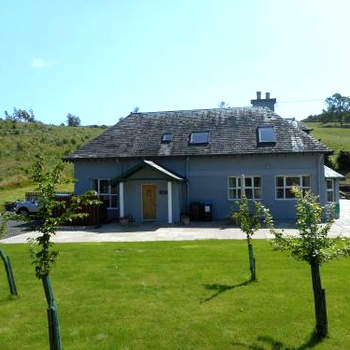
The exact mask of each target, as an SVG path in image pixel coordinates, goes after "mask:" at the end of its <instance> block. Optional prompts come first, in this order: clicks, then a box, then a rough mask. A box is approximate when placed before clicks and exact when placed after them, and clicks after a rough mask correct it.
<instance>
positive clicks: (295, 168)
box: [74, 154, 326, 222]
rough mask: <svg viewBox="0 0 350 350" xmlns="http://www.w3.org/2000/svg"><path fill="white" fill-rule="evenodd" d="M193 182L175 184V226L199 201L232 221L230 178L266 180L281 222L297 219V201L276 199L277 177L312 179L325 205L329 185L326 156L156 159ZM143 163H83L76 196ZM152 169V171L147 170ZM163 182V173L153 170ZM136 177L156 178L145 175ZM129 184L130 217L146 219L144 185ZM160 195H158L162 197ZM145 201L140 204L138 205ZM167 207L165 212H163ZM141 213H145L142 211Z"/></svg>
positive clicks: (266, 194)
mask: <svg viewBox="0 0 350 350" xmlns="http://www.w3.org/2000/svg"><path fill="white" fill-rule="evenodd" d="M151 160H155V161H157V162H158V163H159V164H161V165H163V166H165V167H166V168H168V169H169V170H172V171H174V172H176V173H178V174H179V175H182V176H184V177H186V178H187V179H188V185H187V186H188V187H187V188H186V185H183V184H178V183H174V184H173V213H174V218H175V219H174V221H175V222H178V221H179V218H180V213H181V211H184V210H185V209H186V205H188V204H190V203H191V202H195V201H210V202H212V203H213V217H214V219H216V220H217V219H224V218H226V217H227V216H228V215H229V214H230V211H231V209H232V207H233V206H234V203H235V201H231V200H229V199H228V184H227V181H228V180H227V179H228V176H241V175H243V174H244V175H245V176H249V175H256V176H261V177H262V203H263V204H264V205H265V206H267V207H268V208H270V210H271V212H272V214H273V215H274V217H275V218H276V219H292V218H295V204H296V202H295V200H290V199H289V200H279V199H276V198H275V196H276V194H275V193H276V191H275V178H276V176H277V175H311V189H312V191H313V192H314V193H316V194H319V195H320V201H321V203H322V204H324V203H325V192H326V184H325V181H324V167H323V165H324V164H323V156H322V155H319V154H295V155H294V154H287V155H249V156H227V157H223V156H220V157H177V158H175V157H174V158H172V157H166V158H163V157H159V158H157V159H154V158H153V159H151ZM136 163H137V160H120V161H119V162H115V161H100V162H97V161H95V162H90V161H77V162H75V167H74V169H75V176H76V178H77V179H78V180H79V181H78V182H77V184H76V187H75V191H76V192H77V193H82V192H84V191H86V190H88V189H91V184H92V179H93V178H97V177H101V178H113V177H116V176H118V175H120V174H121V173H122V172H124V171H125V170H127V169H128V168H130V167H131V166H134V165H135V164H136ZM145 170H146V169H145ZM151 172H152V174H153V176H155V177H157V178H159V176H160V175H159V173H156V172H154V171H151ZM135 176H136V177H137V176H138V177H139V178H141V177H142V176H143V177H145V176H150V177H149V178H150V179H151V174H150V173H148V174H146V173H143V174H142V172H141V171H140V172H139V173H137V175H136V174H135ZM136 177H135V178H134V180H132V181H128V183H127V186H126V191H125V198H126V202H127V208H126V212H125V213H126V214H128V212H131V211H133V212H135V215H134V214H132V215H134V217H135V218H137V219H138V220H141V213H140V210H141V202H140V200H141V195H140V185H141V183H142V181H143V180H138V181H136ZM154 181H158V182H156V183H157V186H159V189H162V190H163V189H164V190H166V189H167V188H166V180H164V181H159V180H154ZM157 195H158V194H157ZM162 196H163V197H162ZM162 196H159V195H158V198H159V201H160V204H159V206H160V207H162V209H159V210H160V212H159V219H160V220H162V221H163V219H164V218H167V212H166V213H165V209H166V210H167V201H166V200H167V196H166V195H162ZM138 201H139V202H138ZM163 207H164V208H163ZM137 208H139V209H137Z"/></svg>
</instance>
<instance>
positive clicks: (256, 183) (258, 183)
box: [254, 177, 261, 187]
mask: <svg viewBox="0 0 350 350" xmlns="http://www.w3.org/2000/svg"><path fill="white" fill-rule="evenodd" d="M254 187H261V178H260V177H254Z"/></svg>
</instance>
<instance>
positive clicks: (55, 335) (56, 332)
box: [41, 275, 61, 350]
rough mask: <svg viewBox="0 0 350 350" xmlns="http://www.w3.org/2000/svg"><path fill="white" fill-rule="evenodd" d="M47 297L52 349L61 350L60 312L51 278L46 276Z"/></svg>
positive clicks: (43, 278) (44, 277) (44, 284)
mask: <svg viewBox="0 0 350 350" xmlns="http://www.w3.org/2000/svg"><path fill="white" fill-rule="evenodd" d="M41 280H42V283H43V287H44V291H45V297H46V301H47V319H48V325H49V341H50V349H52V350H60V349H61V335H60V324H59V320H58V310H57V305H56V301H55V297H54V294H53V290H52V286H51V281H50V276H49V275H45V276H42V278H41Z"/></svg>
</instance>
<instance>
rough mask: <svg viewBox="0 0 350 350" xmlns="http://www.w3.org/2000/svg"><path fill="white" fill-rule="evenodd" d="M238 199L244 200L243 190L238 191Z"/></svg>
mask: <svg viewBox="0 0 350 350" xmlns="http://www.w3.org/2000/svg"><path fill="white" fill-rule="evenodd" d="M237 198H238V199H241V198H242V193H241V190H237Z"/></svg>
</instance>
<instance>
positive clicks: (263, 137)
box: [258, 126, 276, 143]
mask: <svg viewBox="0 0 350 350" xmlns="http://www.w3.org/2000/svg"><path fill="white" fill-rule="evenodd" d="M258 142H259V143H275V142H276V133H275V130H274V128H273V127H272V126H263V127H259V128H258Z"/></svg>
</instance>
